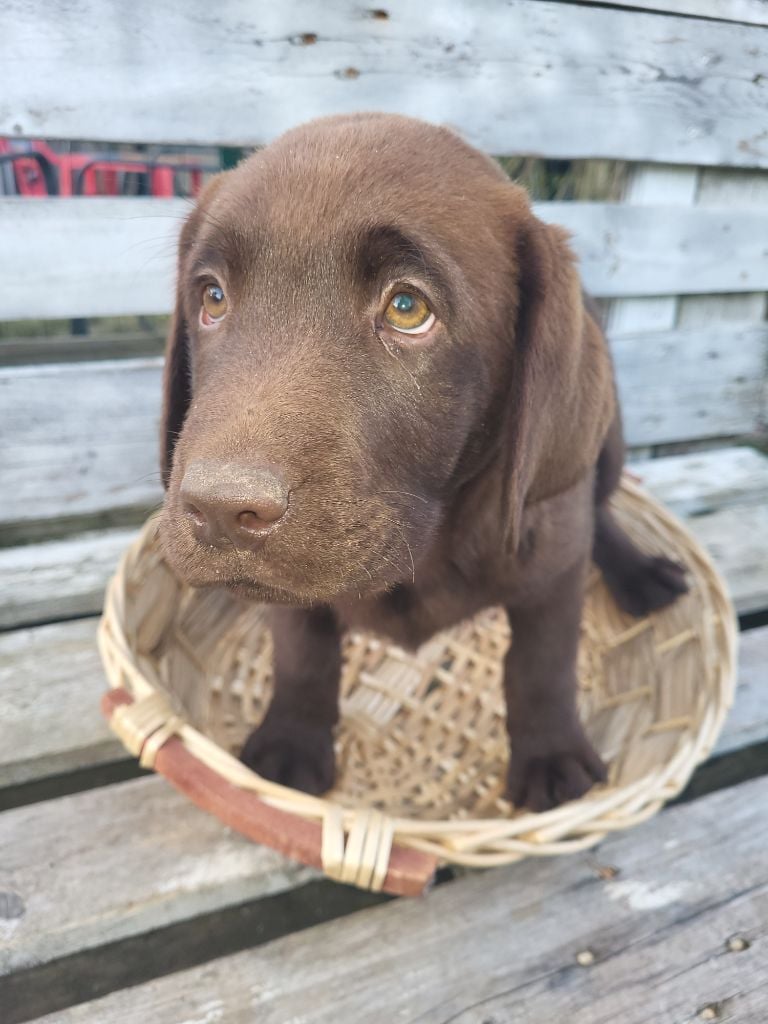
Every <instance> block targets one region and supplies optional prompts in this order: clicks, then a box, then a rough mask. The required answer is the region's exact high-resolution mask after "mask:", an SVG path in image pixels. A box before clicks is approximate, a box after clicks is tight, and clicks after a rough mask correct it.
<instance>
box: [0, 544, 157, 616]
mask: <svg viewBox="0 0 768 1024" xmlns="http://www.w3.org/2000/svg"><path fill="white" fill-rule="evenodd" d="M137 532H138V531H137V530H133V529H120V530H93V531H90V532H88V533H83V534H79V535H77V536H74V537H70V538H68V539H67V540H58V541H47V542H46V543H43V544H24V545H21V546H19V547H13V548H0V579H2V581H3V585H2V588H1V589H0V628H8V627H9V626H21V625H26V624H27V623H29V624H32V623H36V622H44V621H46V620H51V619H63V618H72V617H74V616H76V615H93V614H95V613H96V612H98V611H100V610H101V606H102V603H103V597H104V588H105V586H106V585H107V580H108V579H109V577H110V576H111V575H112V573H113V572H114V570H115V566H116V565H117V562H118V560H119V558H120V556H121V555H122V553H123V551H125V549H126V548H127V547H128V545H129V544H130V543H131V541H132V540H133V539H134V538H135V536H136V534H137Z"/></svg>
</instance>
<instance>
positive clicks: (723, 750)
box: [713, 626, 768, 756]
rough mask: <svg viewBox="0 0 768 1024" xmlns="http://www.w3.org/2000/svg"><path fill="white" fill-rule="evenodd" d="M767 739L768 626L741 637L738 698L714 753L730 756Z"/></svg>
mask: <svg viewBox="0 0 768 1024" xmlns="http://www.w3.org/2000/svg"><path fill="white" fill-rule="evenodd" d="M766 740H768V626H762V627H760V628H759V629H750V630H749V631H748V632H746V633H742V634H741V636H740V637H739V673H738V677H737V689H736V699H735V701H734V704H733V708H732V709H731V711H730V712H729V713H728V718H727V719H726V722H725V726H724V728H723V731H722V733H721V734H720V738H719V739H718V741H717V744H716V746H715V749H714V750H713V754H714V755H715V756H718V755H720V754H727V753H730V752H732V751H734V750H741V749H742V748H743V747H747V746H750V744H752V743H765V742H766Z"/></svg>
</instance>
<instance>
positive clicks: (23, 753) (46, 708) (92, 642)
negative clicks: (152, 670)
mask: <svg viewBox="0 0 768 1024" xmlns="http://www.w3.org/2000/svg"><path fill="white" fill-rule="evenodd" d="M106 688H107V682H106V677H105V675H104V670H103V669H102V667H101V660H100V658H99V653H98V650H97V649H96V621H95V620H94V619H86V620H84V621H80V622H66V623H61V624H58V625H53V626H40V627H38V628H36V629H23V630H18V631H16V632H12V633H3V634H0V694H2V706H3V713H2V716H0V786H10V785H14V784H16V783H20V782H28V781H30V780H32V779H37V778H43V777H45V776H47V775H54V774H57V773H59V772H64V771H71V770H73V769H76V768H84V767H86V766H87V765H93V764H100V763H102V762H105V761H113V760H116V759H118V758H125V757H127V754H126V752H125V749H124V748H123V746H122V744H121V743H120V742H119V741H118V740H117V738H116V737H115V736H114V734H113V733H112V732H110V730H109V728H108V726H107V724H106V722H105V720H104V719H103V718H102V716H101V714H100V713H99V699H100V698H101V695H102V693H103V692H104V690H105V689H106Z"/></svg>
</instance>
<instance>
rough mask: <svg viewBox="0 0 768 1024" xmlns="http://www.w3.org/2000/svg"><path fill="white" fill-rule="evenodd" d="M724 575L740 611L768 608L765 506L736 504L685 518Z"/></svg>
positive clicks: (767, 520)
mask: <svg viewBox="0 0 768 1024" xmlns="http://www.w3.org/2000/svg"><path fill="white" fill-rule="evenodd" d="M688 526H689V527H690V530H691V533H693V535H694V536H695V537H696V538H697V539H698V540H699V541H700V543H701V544H703V545H704V547H705V548H706V549H707V550H708V551H709V553H710V555H711V556H712V558H713V559H714V561H715V564H716V565H717V566H718V568H719V569H720V571H721V572H722V573H723V575H724V576H725V579H726V582H727V583H728V587H729V590H730V592H731V597H732V599H733V603H734V605H735V606H736V610H737V611H738V612H740V613H744V612H750V611H758V610H761V609H764V608H766V607H768V545H766V542H765V539H766V537H768V505H766V504H758V505H738V506H734V507H733V508H723V509H719V510H717V511H714V512H711V513H709V514H708V515H701V516H694V517H693V518H692V519H689V520H688Z"/></svg>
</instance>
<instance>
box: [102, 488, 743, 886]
mask: <svg viewBox="0 0 768 1024" xmlns="http://www.w3.org/2000/svg"><path fill="white" fill-rule="evenodd" d="M620 489H621V491H623V492H624V494H625V495H626V496H627V497H629V498H630V499H632V500H633V501H635V502H640V503H642V504H643V505H645V506H646V507H647V508H648V509H649V511H651V512H652V513H653V514H654V516H655V517H657V518H658V519H659V520H661V522H662V523H663V524H664V526H665V528H666V529H668V530H669V531H670V532H671V534H672V535H674V536H675V537H676V538H679V539H680V540H681V542H684V546H685V547H686V555H687V557H688V558H689V559H690V558H691V557H694V558H695V559H696V561H697V562H698V563H699V569H700V571H701V572H702V575H703V576H705V577H706V580H707V584H708V590H709V597H710V599H711V604H712V617H713V620H714V622H715V623H716V624H719V625H720V627H721V628H722V639H723V650H722V654H723V656H722V657H721V658H720V661H719V664H718V666H717V673H716V679H715V684H714V691H713V692H714V694H715V695H716V696H715V697H713V698H712V699H710V702H709V705H708V707H707V709H706V713H705V714H704V717H703V720H702V721H701V723H700V724H699V727H698V730H697V732H696V733H695V734H694V735H692V736H691V739H690V741H689V742H687V743H684V744H683V746H682V747H681V749H680V750H679V751H677V753H676V754H675V755H674V756H673V757H672V758H671V760H670V761H669V762H668V763H666V764H664V765H659V766H656V767H654V768H652V769H651V770H649V771H648V772H646V773H645V775H643V776H642V777H641V778H639V779H636V780H634V781H633V782H632V783H629V784H626V785H620V786H606V785H602V786H599V787H596V788H595V789H593V790H591V791H590V792H589V793H587V794H586V795H585V796H584V797H582V798H581V799H579V800H576V801H571V802H569V803H566V804H562V805H561V806H559V807H556V808H554V809H552V810H550V811H545V812H542V813H534V812H530V811H521V812H517V813H515V814H513V815H511V816H510V817H508V818H503V817H492V818H469V817H468V818H444V819H429V820H422V819H419V818H403V817H389V816H386V815H380V817H382V818H383V819H384V821H385V822H386V829H387V830H388V831H389V833H391V834H390V839H389V847H388V848H387V849H388V852H389V850H391V848H392V845H393V844H394V846H395V847H396V848H405V849H409V850H412V851H417V852H419V853H421V854H424V855H427V856H428V857H429V858H432V859H433V860H434V861H436V862H437V861H439V862H443V863H444V862H451V863H455V864H461V865H466V866H472V867H491V866H497V865H500V864H508V863H511V862H514V861H516V860H520V859H522V858H523V857H525V856H552V855H556V854H562V853H568V852H576V851H577V850H584V849H587V848H588V847H590V846H593V845H594V844H595V843H597V842H599V841H600V840H601V839H602V838H604V837H605V835H606V834H607V833H609V832H613V831H616V830H618V829H621V828H625V827H629V826H631V825H635V824H639V823H640V822H642V821H645V820H647V819H648V818H650V817H651V816H652V815H653V814H655V813H656V812H657V811H658V810H659V808H660V807H661V806H662V805H663V804H664V803H665V802H666V801H668V800H669V799H671V798H673V797H674V796H676V795H677V794H678V793H679V792H680V791H681V790H682V789H683V788H684V786H685V785H686V783H687V781H688V779H689V778H690V775H691V774H692V772H693V770H694V768H695V767H696V765H697V764H699V763H700V762H701V761H702V760H703V759H704V758H705V757H706V756H707V755H708V754H709V752H710V751H711V749H712V747H713V746H714V743H715V740H716V738H717V736H718V734H719V732H720V729H721V727H722V724H723V722H724V720H725V716H726V714H727V712H728V709H729V708H730V706H731V704H732V701H733V695H734V690H735V670H736V656H737V646H738V632H737V620H736V616H735V612H734V608H733V605H732V602H731V599H730V596H729V594H728V591H727V588H726V585H725V583H724V581H723V579H722V577H721V576H720V574H719V572H718V570H717V568H716V567H715V565H714V563H713V562H712V559H711V558H710V556H709V554H708V553H707V552H706V551H705V550H704V549H703V548H702V546H701V545H700V544H699V543H698V541H697V540H696V539H695V538H694V537H693V536H692V535H691V533H690V532H689V531H688V530H687V528H686V527H685V525H684V524H683V523H682V522H680V521H679V520H678V519H677V517H676V516H674V515H673V514H672V513H671V512H669V511H668V510H667V509H666V508H664V506H663V505H662V504H661V503H660V502H658V501H657V500H656V499H655V498H653V497H652V496H650V495H649V494H648V493H647V492H646V491H645V490H644V489H643V488H642V487H640V486H639V485H638V484H637V483H636V482H635V481H634V480H633V479H632V478H631V477H630V476H628V475H627V474H626V473H625V474H624V476H623V478H622V481H621V487H620ZM156 522H157V516H156V515H154V516H152V517H150V518H149V519H148V520H147V522H146V523H145V524H144V526H143V528H142V530H141V532H140V534H139V536H138V538H137V539H136V540H135V541H134V543H133V544H132V545H131V546H130V547H129V548H128V549H127V550H126V552H125V553H124V554H123V556H122V558H121V561H120V564H119V566H118V569H117V571H116V573H115V575H114V576H113V577H112V579H111V580H110V582H109V584H108V587H107V593H106V600H105V606H104V613H103V615H102V618H101V621H100V624H99V630H98V644H99V649H100V651H101V655H102V660H103V662H104V666H105V670H106V674H107V677H108V681H109V683H110V686H111V688H112V689H113V690H116V689H117V690H120V689H124V682H125V678H126V677H127V678H129V679H130V681H131V690H132V691H133V695H134V704H133V706H132V708H131V710H130V712H128V711H126V710H125V709H123V714H121V715H116V714H110V715H109V720H110V725H111V726H112V728H113V730H114V731H115V732H117V734H118V736H119V737H120V738H121V740H122V741H123V743H124V744H125V745H126V746H127V747H128V749H129V750H130V751H131V752H132V753H134V754H135V755H139V756H140V758H141V763H142V765H143V766H145V767H153V766H155V767H157V765H156V760H157V754H158V751H160V750H162V748H163V746H164V745H166V744H167V743H168V742H169V741H170V740H171V739H172V738H174V737H175V738H177V739H178V741H179V742H180V744H181V745H182V746H183V748H184V749H185V750H186V751H187V752H188V753H189V754H190V755H191V756H192V757H193V758H195V759H196V760H197V761H198V762H200V763H201V764H203V765H205V766H206V768H208V769H209V770H211V771H212V772H215V773H216V774H218V775H221V776H222V777H223V778H224V779H226V780H227V781H228V782H230V783H231V784H232V785H234V786H235V787H237V788H238V789H242V790H245V791H248V792H250V793H253V794H255V795H256V796H257V797H258V798H259V801H260V802H261V803H262V804H263V805H264V806H265V807H269V808H271V809H272V810H273V811H277V812H284V813H288V814H289V815H293V816H295V817H296V818H298V819H300V820H301V821H303V822H311V823H314V824H316V825H317V824H319V825H320V826H321V827H322V832H323V835H322V843H321V845H322V848H323V850H324V851H326V855H324V856H322V857H321V862H322V866H323V869H324V870H325V871H326V873H327V874H329V875H331V877H338V875H339V871H340V870H341V869H340V868H339V854H338V851H339V850H340V849H341V850H342V851H346V849H347V847H348V846H349V845H350V843H351V841H352V838H353V837H354V839H355V846H356V847H360V846H361V845H362V846H365V845H366V844H367V845H368V847H369V849H368V850H367V853H366V855H367V860H366V863H365V866H364V867H360V865H358V870H357V874H358V875H360V874H361V873H362V874H366V873H367V870H368V868H370V870H371V873H373V867H372V861H371V858H372V857H373V858H374V860H375V857H376V856H377V853H383V851H379V850H378V847H376V849H375V850H374V847H375V846H376V839H374V838H373V837H372V836H371V835H369V834H368V833H366V832H365V828H367V827H368V826H369V825H370V822H369V821H368V818H369V817H370V811H369V810H368V809H366V808H350V807H345V806H344V805H342V804H341V803H339V802H338V801H337V800H336V799H328V798H327V797H324V796H323V797H316V796H310V795H309V794H306V793H301V792H299V791H297V790H294V789H291V788H289V787H286V786H283V785H280V784H278V783H275V782H270V781H269V780H267V779H263V778H262V777H261V776H259V775H257V774H256V773H255V772H254V771H253V770H252V769H250V768H248V767H247V766H246V765H244V764H242V763H241V762H240V761H238V760H237V759H236V758H235V757H234V756H233V755H232V754H230V753H229V752H228V751H226V750H224V749H223V748H222V747H220V746H218V744H216V743H215V742H214V741H213V740H212V739H210V738H209V737H207V736H205V735H204V734H203V733H202V732H200V731H199V730H198V729H196V728H195V727H194V726H192V725H191V724H190V723H189V722H186V721H184V720H183V719H182V718H181V717H179V716H178V715H176V714H175V713H174V712H173V710H172V709H171V707H170V704H169V703H168V702H167V700H166V698H165V697H164V695H163V694H162V693H161V691H160V690H158V689H156V688H155V687H154V686H153V685H152V684H151V683H150V682H149V681H148V680H147V679H146V677H145V676H144V675H142V673H141V672H140V670H139V669H138V667H137V666H136V664H135V663H134V660H133V658H132V655H131V650H130V644H129V643H128V641H127V639H126V636H125V634H124V631H123V629H122V626H121V621H120V619H121V616H120V610H121V607H122V605H123V602H124V596H125V595H124V591H123V583H124V581H125V576H126V571H127V569H128V567H129V566H130V564H131V562H132V560H133V559H134V558H135V557H136V556H137V555H138V554H139V553H140V552H141V551H142V550H143V548H144V545H145V544H146V542H147V539H148V538H149V537H150V535H151V534H152V532H153V531H154V530H155V529H156ZM376 813H377V814H378V812H376ZM361 823H367V824H361ZM376 827H377V828H379V827H380V826H379V823H378V821H377V826H376ZM381 827H382V828H383V827H384V826H381ZM361 828H362V829H363V831H362V833H360V830H361ZM361 834H362V838H361ZM377 835H378V833H377ZM366 836H367V839H366ZM378 842H379V845H381V843H383V842H384V840H382V839H381V836H379V838H378ZM385 845H386V844H385ZM371 850H373V853H371ZM359 852H360V853H361V854H362V852H363V851H362V850H361V851H359ZM342 859H343V858H342ZM379 860H381V856H379ZM422 867H423V865H422ZM351 873H352V871H351V869H350V868H349V867H347V870H346V874H347V875H349V874H351ZM378 875H381V871H380V870H379V872H378ZM343 880H345V881H348V880H352V881H355V879H354V878H352V879H350V878H347V877H345V878H344V879H343ZM373 881H376V882H379V883H381V884H378V885H376V886H374V885H372V884H371V885H368V886H365V887H368V888H382V887H383V882H384V880H383V879H382V878H380V877H378V876H377V878H376V879H373ZM358 884H359V882H358ZM398 891H401V892H402V889H399V890H398Z"/></svg>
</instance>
